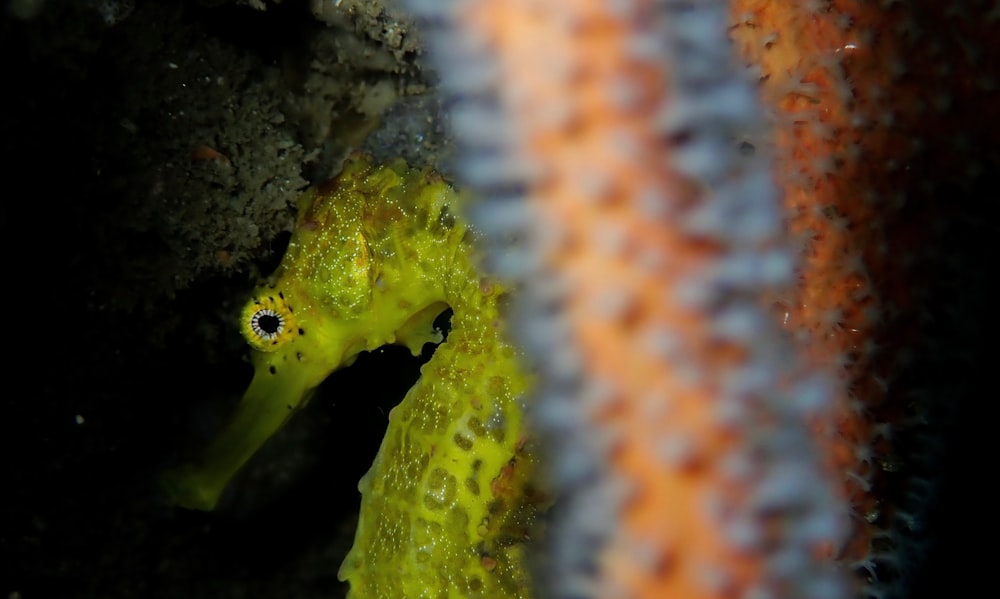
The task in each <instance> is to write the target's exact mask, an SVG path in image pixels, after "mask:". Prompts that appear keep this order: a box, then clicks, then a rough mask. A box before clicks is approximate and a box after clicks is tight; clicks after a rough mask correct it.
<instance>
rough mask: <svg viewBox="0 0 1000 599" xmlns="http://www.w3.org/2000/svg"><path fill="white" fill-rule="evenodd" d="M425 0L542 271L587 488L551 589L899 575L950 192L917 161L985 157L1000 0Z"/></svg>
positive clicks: (551, 403) (557, 388)
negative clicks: (921, 331)
mask: <svg viewBox="0 0 1000 599" xmlns="http://www.w3.org/2000/svg"><path fill="white" fill-rule="evenodd" d="M425 4H426V6H425V7H424V10H425V12H424V14H425V15H427V16H431V17H433V18H432V22H433V23H436V24H438V25H440V24H444V31H445V32H446V35H443V36H437V37H436V38H435V39H437V40H438V41H439V42H441V41H442V40H443V42H444V44H445V45H444V48H443V51H439V52H438V57H439V61H440V65H441V67H442V71H443V73H444V76H445V87H446V88H448V89H450V90H452V91H453V92H454V93H455V96H456V98H457V99H458V102H456V104H455V115H454V122H455V125H456V131H457V133H458V134H459V136H460V138H462V140H463V141H464V142H465V144H466V147H467V152H466V153H465V156H466V162H465V174H466V178H467V180H468V181H469V182H470V183H471V184H472V185H473V186H475V187H477V188H478V189H479V191H480V192H481V193H482V195H483V196H485V198H486V199H485V200H484V201H483V202H482V205H481V207H480V214H479V218H478V221H479V224H480V225H481V226H482V228H483V229H484V230H485V231H486V232H487V235H488V238H489V246H488V249H489V250H490V256H491V259H492V260H493V262H494V265H495V267H496V268H498V269H500V270H502V271H503V272H504V274H505V275H507V276H514V277H517V278H519V279H520V280H521V282H522V283H523V286H524V292H523V300H522V305H521V312H520V314H519V318H520V322H521V323H522V327H523V329H524V330H523V337H522V338H523V341H524V343H525V345H526V346H527V347H528V348H529V350H533V352H534V356H535V357H536V361H537V363H538V366H539V369H540V370H541V373H542V377H541V379H542V380H541V391H540V393H539V397H538V412H537V421H538V423H539V426H540V427H541V429H542V430H543V431H544V432H545V434H546V435H547V437H548V438H549V439H551V447H552V452H553V454H554V458H553V470H552V476H553V479H554V481H555V482H556V484H557V485H559V486H560V488H561V490H562V491H563V493H564V509H563V511H562V512H561V513H560V512H557V515H556V518H557V524H556V530H555V533H554V535H553V536H554V538H555V540H554V543H553V546H554V550H553V551H552V552H551V555H549V556H547V557H548V559H549V560H550V563H549V564H548V566H547V569H548V577H549V578H551V579H552V584H551V585H550V586H549V587H548V588H549V589H550V590H551V591H554V593H555V594H556V595H557V596H567V595H571V594H573V593H574V592H577V591H579V590H580V589H581V588H584V589H587V590H588V592H589V593H590V594H595V593H596V594H598V595H600V596H615V595H616V594H618V593H619V592H624V594H625V595H631V596H636V597H672V596H676V597H723V596H726V597H729V596H742V595H746V594H752V593H754V592H766V593H769V594H770V595H773V596H790V597H798V596H810V597H841V596H847V595H856V594H866V593H868V594H873V595H879V594H881V593H882V592H883V590H884V589H882V588H880V587H878V586H877V584H876V582H875V578H876V575H878V574H885V573H884V572H879V571H878V570H879V568H880V565H879V563H878V562H880V561H887V559H883V558H889V557H892V555H894V553H893V552H895V551H896V548H895V547H894V546H893V545H892V543H891V542H889V537H890V535H889V533H888V532H887V529H888V528H889V527H891V526H893V524H894V519H895V520H898V519H899V518H898V516H899V515H900V514H901V512H893V510H892V509H891V506H889V505H888V502H886V501H883V500H882V496H881V494H880V493H881V491H882V487H883V486H884V484H883V480H882V479H883V478H885V474H886V472H888V471H891V470H893V468H894V465H893V464H894V458H893V454H892V451H893V450H892V448H891V446H890V441H891V434H890V433H891V431H892V430H893V427H895V426H898V425H899V424H900V423H901V418H902V417H901V414H902V412H903V411H904V409H903V407H902V404H903V403H904V402H905V401H906V400H907V396H906V395H905V394H904V393H901V392H899V391H897V390H895V389H894V388H893V387H892V386H891V384H892V383H893V376H894V375H895V373H896V372H897V370H898V368H899V366H900V365H901V364H902V363H904V362H905V361H906V358H907V355H908V354H907V351H906V349H905V348H906V347H907V346H909V345H912V342H913V341H914V337H915V336H917V334H918V331H917V327H916V326H915V324H916V322H917V321H916V319H915V318H916V317H915V316H914V315H917V314H919V309H918V303H919V301H920V299H921V288H920V287H919V286H916V285H915V284H914V283H915V281H916V279H917V277H916V276H915V265H917V264H920V263H921V259H922V258H923V256H924V255H925V254H926V250H925V248H927V247H930V246H931V244H932V243H933V239H934V237H933V236H934V234H935V231H934V228H933V227H931V226H928V224H929V223H931V222H932V217H933V215H934V214H935V206H934V203H933V202H931V201H930V199H932V198H933V196H934V194H935V193H938V192H939V191H940V190H939V189H935V188H934V187H933V186H932V185H930V184H929V182H930V181H931V180H932V179H930V178H924V177H922V175H921V173H920V172H919V171H920V170H921V169H929V168H934V169H945V170H947V169H948V168H956V169H957V168H963V169H964V168H973V169H975V168H976V167H975V166H974V165H975V164H977V160H976V158H977V157H975V156H970V155H969V153H968V151H967V149H966V148H967V147H968V146H969V143H968V142H967V140H964V139H963V136H962V135H958V136H955V135H950V134H949V133H950V132H954V131H968V130H969V129H970V125H971V123H969V122H967V116H966V115H962V114H956V112H955V111H953V110H951V109H950V108H951V106H952V105H954V104H956V103H962V104H966V105H970V104H968V103H969V102H971V101H972V99H973V98H975V97H976V96H977V95H983V94H986V95H990V94H992V96H993V97H995V96H996V90H997V87H998V86H997V84H996V81H995V79H993V78H991V76H988V75H986V73H988V72H989V71H988V67H987V65H990V64H992V65H995V64H996V58H997V56H996V51H995V50H993V51H989V50H986V49H985V48H987V44H986V43H985V34H986V33H988V29H989V27H988V26H983V25H977V24H976V23H975V22H974V21H972V20H971V15H972V14H974V13H975V12H976V9H977V8H981V9H982V10H981V11H979V12H981V13H982V14H983V15H984V18H985V19H987V21H986V22H990V21H989V20H992V22H994V23H995V22H996V20H997V18H998V16H997V13H996V11H995V9H994V10H993V12H988V11H987V7H986V6H985V4H984V3H982V2H974V1H973V2H967V3H964V4H962V3H959V4H955V3H948V4H943V3H933V2H929V1H928V2H911V3H898V2H891V1H889V2H874V1H871V2H864V1H862V0H830V1H826V0H805V1H803V2H773V1H765V0H733V2H731V3H727V2H722V1H704V2H697V3H692V2H680V1H660V2H652V1H649V2H642V1H631V2H630V1H616V2H612V1H599V0H579V1H569V0H567V1H555V0H551V1H547V2H546V1H532V0H513V1H511V2H486V1H482V0H469V1H464V2H454V3H450V4H444V3H436V2H427V3H425ZM939 5H940V8H939V7H938V6H939ZM980 5H982V6H980ZM962 8H964V9H965V11H966V12H963V10H962ZM932 24H933V25H935V27H937V29H935V30H933V32H929V30H928V26H929V25H932ZM942 31H944V32H956V31H957V32H961V33H962V34H963V35H962V37H960V38H958V39H957V41H956V40H954V39H951V38H949V37H948V35H946V34H942V33H941V32H942ZM977 36H978V37H977ZM734 47H735V52H734V51H733V49H734ZM942 56H953V57H955V56H957V57H961V60H958V61H957V63H956V64H950V63H948V62H947V61H944V60H942ZM952 62H956V61H952ZM744 63H749V65H750V66H749V68H748V69H744V68H743V64H744ZM926 90H934V91H933V92H930V93H928V92H927V91H926ZM758 99H759V101H760V103H759V104H758V101H757V100H758ZM998 105H1000V104H998V103H994V104H992V106H991V107H988V108H986V109H985V110H986V111H987V112H989V111H992V113H991V114H992V116H993V117H994V119H995V117H996V114H995V113H996V110H997V106H998ZM977 106H978V104H977ZM993 122H995V120H994V121H993ZM993 126H994V127H995V125H993ZM939 140H946V143H943V144H941V146H940V147H936V148H934V147H929V146H933V145H934V144H935V143H938V141H939ZM980 158H981V157H980ZM990 161H994V162H995V157H993V158H983V159H982V160H980V161H979V162H978V163H979V164H986V163H989V162H990ZM970 165H972V166H970ZM979 168H980V169H981V168H982V167H979ZM960 179H961V177H956V178H954V179H953V180H960ZM938 180H940V179H938ZM523 198H527V199H528V200H529V201H528V202H526V203H525V202H522V201H521V200H522V199H523ZM793 268H794V273H793V270H792V269H793ZM887 347H893V348H896V350H895V351H893V352H889V351H886V350H885V349H884V348H887ZM899 348H903V349H899ZM906 516H907V515H905V514H904V519H905V517H906ZM585 572H592V573H595V574H594V575H593V576H592V577H591V576H589V575H587V574H584V573H585ZM889 574H890V577H892V576H895V572H889ZM581 585H583V586H581Z"/></svg>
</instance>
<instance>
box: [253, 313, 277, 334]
mask: <svg viewBox="0 0 1000 599" xmlns="http://www.w3.org/2000/svg"><path fill="white" fill-rule="evenodd" d="M257 326H259V327H260V330H262V331H264V332H265V333H267V334H268V335H273V334H275V333H277V332H278V330H279V329H280V328H281V319H279V318H278V317H277V316H274V315H272V314H261V315H260V318H258V319H257Z"/></svg>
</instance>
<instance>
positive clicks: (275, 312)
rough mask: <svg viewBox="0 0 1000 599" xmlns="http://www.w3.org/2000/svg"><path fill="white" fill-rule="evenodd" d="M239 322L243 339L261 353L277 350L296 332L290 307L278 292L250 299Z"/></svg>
mask: <svg viewBox="0 0 1000 599" xmlns="http://www.w3.org/2000/svg"><path fill="white" fill-rule="evenodd" d="M240 320H241V322H240V325H241V326H240V328H241V329H242V330H243V337H244V338H246V340H247V342H248V343H249V344H250V345H251V346H253V347H254V348H255V349H259V350H261V351H274V350H276V349H278V347H280V346H281V345H284V344H285V342H287V341H289V340H290V339H292V337H294V336H295V331H296V330H297V328H296V323H295V317H294V315H293V312H292V307H291V306H290V305H288V303H287V301H286V300H285V296H284V294H283V293H280V292H279V293H278V294H276V295H271V294H267V295H263V294H262V295H259V296H257V297H254V298H251V299H250V301H249V302H247V305H246V306H245V307H244V308H243V316H242V318H241V319H240Z"/></svg>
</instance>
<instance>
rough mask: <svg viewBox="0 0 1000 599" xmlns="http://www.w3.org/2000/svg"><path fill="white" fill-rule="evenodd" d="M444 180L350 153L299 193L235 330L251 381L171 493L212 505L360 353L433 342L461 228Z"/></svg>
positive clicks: (175, 476)
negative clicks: (247, 355) (278, 249)
mask: <svg viewBox="0 0 1000 599" xmlns="http://www.w3.org/2000/svg"><path fill="white" fill-rule="evenodd" d="M455 200H456V196H455V194H454V192H453V191H452V190H451V189H450V188H449V187H448V186H447V185H446V184H445V183H444V182H443V181H441V179H440V177H437V176H436V175H433V174H432V173H429V172H426V171H417V170H411V169H408V168H407V167H406V165H405V164H402V163H398V164H394V165H389V166H374V165H373V164H372V163H371V161H370V159H368V157H367V156H363V155H357V156H354V157H352V158H351V159H350V160H349V161H348V162H347V163H346V164H345V166H344V169H343V171H342V172H341V174H340V175H339V176H338V177H337V178H336V179H334V180H333V181H331V182H330V183H328V184H326V185H324V186H321V187H319V188H318V189H315V190H310V191H308V192H306V193H305V194H303V196H302V198H301V200H300V202H299V206H298V218H297V220H296V225H295V229H294V230H293V232H292V236H291V238H290V240H289V244H288V249H287V250H286V252H285V255H284V257H283V259H282V262H281V264H280V265H279V267H278V269H277V270H276V271H275V272H274V274H272V275H271V276H270V277H268V279H267V280H266V281H264V282H263V283H261V284H260V285H259V286H258V287H257V288H256V289H254V290H253V292H252V293H251V295H250V298H249V299H248V300H247V302H246V304H245V305H244V308H243V310H242V311H241V313H240V328H241V331H242V333H243V336H244V337H245V338H246V340H247V343H248V344H249V345H250V348H251V362H252V364H253V366H254V376H253V380H252V381H251V383H250V386H249V387H248V388H247V390H246V392H245V393H244V395H243V399H242V401H241V402H240V405H239V407H238V408H237V410H236V412H235V414H234V415H233V417H232V418H231V419H230V421H229V423H228V424H227V425H226V427H225V428H224V429H223V431H222V432H221V433H220V434H219V435H218V436H217V437H216V438H215V439H214V440H213V441H212V443H211V444H210V445H209V446H208V448H207V449H206V450H205V453H204V455H203V458H202V460H201V461H200V462H199V463H197V464H191V465H188V466H185V467H183V468H181V469H179V470H177V471H175V472H173V473H171V475H170V476H169V477H168V478H169V480H168V481H167V482H168V492H169V493H170V494H171V498H172V500H173V501H174V502H175V503H177V504H179V505H181V506H184V507H189V508H195V509H206V510H210V509H213V508H214V507H215V505H216V503H217V502H218V500H219V497H220V496H221V494H222V491H223V490H224V489H225V486H226V484H227V483H228V481H229V480H230V479H231V478H232V476H233V475H234V474H235V473H236V471H237V470H239V468H240V467H242V466H243V464H244V463H245V462H246V461H247V460H248V459H250V457H251V456H252V455H253V453H254V452H255V451H256V450H257V449H258V448H259V447H260V446H261V445H263V443H264V442H265V441H267V439H268V438H270V436H271V435H272V434H274V432H275V431H277V430H278V428H280V427H281V426H282V425H283V424H284V423H285V421H286V420H287V419H288V418H289V417H290V416H291V415H292V414H293V413H294V412H295V411H296V410H297V409H298V408H299V407H300V406H302V405H304V403H305V401H306V400H307V399H308V397H309V395H310V394H311V392H312V391H313V390H314V389H315V388H316V387H317V386H318V385H319V384H320V383H322V382H323V380H324V379H325V378H326V377H327V376H329V375H330V374H331V373H332V372H333V371H335V370H337V369H339V368H341V367H344V366H348V365H350V364H351V363H352V362H353V361H354V360H355V359H356V358H357V356H358V355H359V354H360V353H361V352H363V351H366V350H374V349H376V348H378V347H381V346H383V345H386V344H393V343H395V344H401V345H405V346H406V347H408V348H409V349H410V351H411V352H413V353H414V354H418V353H419V352H420V351H421V349H422V348H423V345H424V343H426V342H429V341H431V342H433V341H439V340H440V338H439V335H440V334H439V333H437V332H436V331H434V329H433V320H434V318H435V317H436V316H437V315H438V314H439V313H440V312H442V311H443V310H444V309H445V308H446V307H447V306H446V304H445V303H444V302H443V297H444V291H443V286H445V285H447V284H448V280H449V276H448V274H447V272H448V269H449V265H450V263H451V260H452V259H453V256H454V255H455V253H456V247H457V245H458V244H459V243H460V240H461V238H462V236H463V235H464V233H465V229H464V227H462V226H460V225H456V223H455V221H454V218H452V217H450V216H449V207H453V203H454V201H455Z"/></svg>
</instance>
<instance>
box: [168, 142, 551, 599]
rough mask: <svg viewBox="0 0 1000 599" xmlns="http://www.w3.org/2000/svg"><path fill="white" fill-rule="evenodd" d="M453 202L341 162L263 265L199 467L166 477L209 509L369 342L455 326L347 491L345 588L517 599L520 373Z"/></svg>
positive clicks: (441, 192) (399, 173) (525, 514)
mask: <svg viewBox="0 0 1000 599" xmlns="http://www.w3.org/2000/svg"><path fill="white" fill-rule="evenodd" d="M459 200H460V197H459V196H458V195H457V194H456V193H455V192H453V191H452V190H451V188H449V187H448V185H447V184H446V183H445V182H443V181H442V180H441V179H440V177H438V176H436V175H434V174H433V173H431V172H428V171H414V170H409V169H408V168H407V167H406V165H405V164H403V163H396V164H393V165H389V166H386V167H376V166H373V165H372V164H371V162H370V160H369V159H368V158H367V157H366V156H363V155H355V156H353V157H352V158H351V159H350V160H348V162H347V164H346V165H345V167H344V170H343V172H342V173H341V175H340V176H339V177H338V178H337V179H335V180H334V181H332V182H331V183H330V184H327V185H326V186H324V187H322V188H320V189H318V190H314V191H311V192H308V193H307V194H306V195H305V196H304V197H303V198H302V200H301V203H300V205H299V215H298V219H297V223H296V227H295V230H294V232H293V234H292V237H291V240H290V242H289V245H288V250H287V252H286V254H285V256H284V258H283V260H282V263H281V265H280V266H279V267H278V269H277V271H276V272H275V273H274V274H273V275H272V276H271V277H270V278H269V279H268V281H267V282H266V283H264V284H263V285H261V286H260V287H259V288H258V289H256V291H255V292H254V294H253V297H252V298H251V300H250V301H249V302H248V303H247V305H246V307H245V308H244V310H243V314H242V322H243V333H244V336H245V337H246V338H247V340H248V342H249V343H250V345H251V346H252V347H253V349H254V351H253V363H254V367H255V374H254V378H253V381H252V383H251V385H250V387H249V389H248V390H247V392H246V394H245V395H244V397H243V400H242V402H241V403H240V406H239V408H238V409H237V412H236V414H235V415H234V416H233V418H232V419H231V421H230V422H229V424H228V425H227V426H226V428H225V429H224V430H223V431H222V433H220V435H219V436H218V437H217V438H216V439H215V440H214V441H213V442H212V443H211V445H210V446H209V447H208V448H207V450H206V452H205V456H204V459H203V461H202V462H201V463H200V464H198V465H193V466H189V467H186V468H183V469H181V470H178V471H175V472H174V473H172V475H171V476H170V478H169V481H170V482H169V486H170V488H171V489H172V492H173V494H174V500H175V502H176V503H178V504H179V505H182V506H184V507H190V508H196V509H212V508H213V507H214V506H215V504H216V502H217V501H218V498H219V495H220V494H221V492H222V490H223V489H224V488H225V485H226V484H227V482H228V481H229V479H230V478H231V477H232V476H233V475H234V474H235V473H236V471H237V470H238V469H239V468H240V467H241V466H242V465H243V464H244V463H245V462H246V461H247V460H248V459H249V458H250V456H251V455H252V454H253V453H254V452H255V451H256V450H257V448H259V447H260V446H261V445H262V444H263V443H264V442H265V441H266V440H267V439H268V438H269V437H270V436H271V435H272V434H273V433H274V432H275V431H276V430H277V429H278V428H280V427H281V425H282V424H283V423H284V422H285V421H286V420H287V418H288V417H289V416H290V415H291V414H292V413H293V412H294V411H295V410H296V408H298V407H299V406H300V405H302V404H303V403H304V401H305V399H306V398H307V397H308V394H309V392H310V391H311V390H312V389H313V388H315V387H316V386H317V385H318V384H319V383H321V382H322V381H323V379H325V378H326V377H327V376H328V375H329V374H330V373H331V372H333V371H334V370H336V369H338V368H340V367H342V366H345V365H348V364H350V363H351V362H353V361H354V359H355V358H356V357H357V355H358V354H359V353H360V352H362V351H365V350H372V349H376V348H378V347H380V346H382V345H385V344H390V343H398V344H402V345H405V346H407V347H408V348H409V349H410V350H411V351H412V352H413V353H414V354H418V353H419V352H420V351H421V349H422V347H423V344H424V343H425V342H428V341H438V340H440V334H439V333H437V332H435V331H434V330H433V327H432V323H433V320H434V318H435V317H436V316H437V315H438V314H440V313H441V312H442V311H443V310H444V309H445V308H446V307H451V308H452V310H453V316H452V320H451V332H450V334H449V336H448V339H447V341H446V342H445V343H443V344H441V345H440V346H439V347H438V348H437V350H436V352H435V354H434V356H433V357H432V358H431V360H430V361H429V362H427V364H425V365H424V367H423V369H422V370H421V377H420V380H419V381H418V382H417V384H416V385H415V386H414V387H413V388H412V389H411V390H410V391H409V393H408V394H407V395H406V397H405V398H404V399H403V401H402V403H400V404H399V405H398V406H397V407H396V408H395V409H393V410H392V412H391V413H390V415H389V425H388V430H387V432H386V435H385V438H384V439H383V441H382V445H381V448H380V449H379V452H378V455H377V456H376V458H375V461H374V464H373V465H372V467H371V469H370V470H369V472H368V473H367V474H366V475H365V476H364V477H363V478H362V480H361V482H360V484H359V489H360V490H361V493H362V506H361V513H360V517H359V523H358V528H357V532H356V536H355V543H354V546H353V548H352V549H351V551H350V553H349V554H348V555H347V557H346V559H345V560H344V563H343V565H342V567H341V569H340V574H339V575H340V577H341V579H342V580H346V581H348V582H350V585H351V591H350V596H351V597H385V598H399V597H413V598H416V597H501V596H502V597H523V596H527V594H528V590H527V581H526V575H525V569H524V567H523V563H522V562H523V555H522V554H523V545H524V543H523V541H524V540H525V539H526V538H527V533H528V528H529V527H530V526H531V524H532V521H533V519H534V515H535V513H536V511H537V509H538V507H539V505H540V501H541V499H540V498H541V495H540V494H538V493H537V492H536V491H534V490H533V489H532V487H531V481H532V478H533V475H532V473H533V470H534V467H533V466H534V460H533V457H532V452H531V451H530V448H529V447H528V446H527V445H526V442H525V437H524V431H523V409H522V408H523V406H522V405H521V396H522V394H523V392H524V391H525V390H526V387H527V384H528V381H527V377H526V376H525V375H524V374H523V372H522V371H521V370H520V369H519V366H518V356H517V354H516V352H515V350H514V348H513V347H512V346H511V345H510V344H508V343H507V342H506V341H505V340H504V334H503V331H502V326H501V321H500V316H499V314H498V300H499V299H500V297H501V296H502V294H503V289H502V288H501V286H500V285H499V284H498V283H497V282H495V281H490V280H488V279H485V278H483V277H481V276H480V275H479V273H478V272H477V270H476V266H475V263H474V261H473V258H472V249H471V248H472V246H471V240H472V232H471V231H470V230H469V228H468V227H467V226H466V224H465V223H464V221H463V220H462V219H461V218H460V217H459V216H458V214H457V209H458V202H459Z"/></svg>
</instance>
